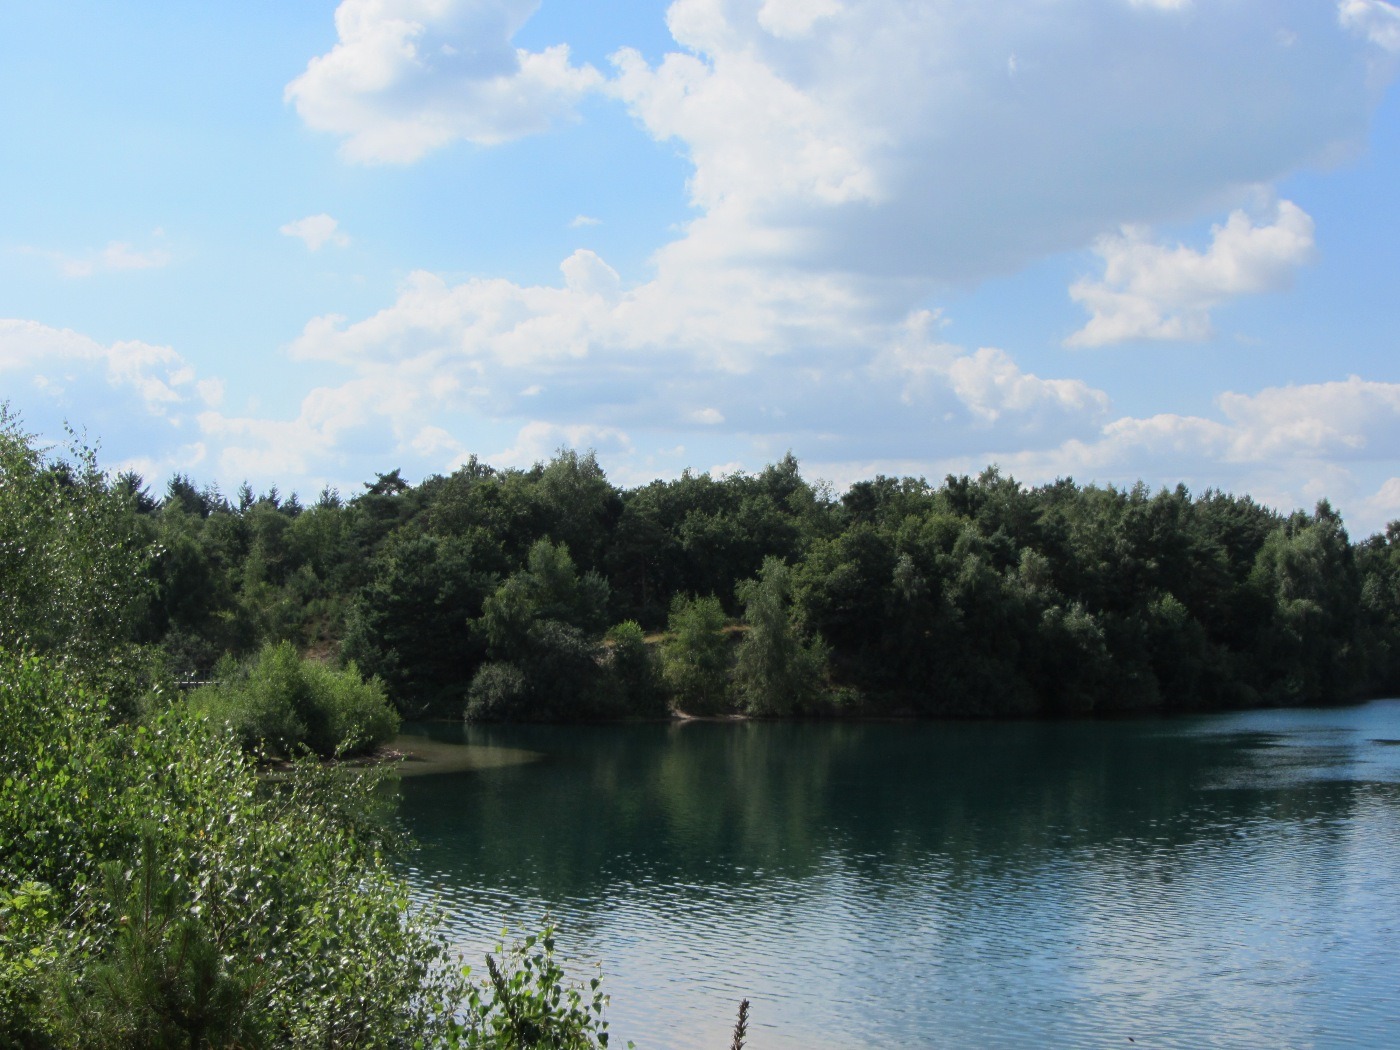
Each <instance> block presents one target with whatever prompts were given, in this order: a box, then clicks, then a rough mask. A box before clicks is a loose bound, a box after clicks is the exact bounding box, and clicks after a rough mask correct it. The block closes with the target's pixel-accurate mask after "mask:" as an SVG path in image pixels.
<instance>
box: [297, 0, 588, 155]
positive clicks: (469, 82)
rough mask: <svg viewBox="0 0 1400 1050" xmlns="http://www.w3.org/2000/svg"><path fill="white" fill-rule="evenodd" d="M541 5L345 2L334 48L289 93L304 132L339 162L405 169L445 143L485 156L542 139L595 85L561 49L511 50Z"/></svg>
mask: <svg viewBox="0 0 1400 1050" xmlns="http://www.w3.org/2000/svg"><path fill="white" fill-rule="evenodd" d="M536 6H538V5H537V2H536V0H342V2H341V4H340V6H339V7H338V8H336V12H335V25H336V32H337V35H338V37H339V39H338V41H337V43H336V45H335V46H334V47H333V48H332V49H331V50H330V51H329V52H327V53H326V54H324V55H320V56H317V57H316V58H313V59H312V60H311V62H310V63H309V64H308V65H307V67H306V71H305V72H304V73H302V74H301V76H299V77H297V78H296V79H295V80H293V81H292V82H291V83H290V84H288V85H287V89H286V98H287V101H289V102H291V103H292V104H293V105H295V106H296V110H297V113H298V114H299V115H300V116H301V118H302V120H304V121H305V122H306V123H307V125H308V126H310V127H312V128H315V129H316V130H318V131H328V132H332V133H334V134H337V135H340V136H342V137H343V138H344V139H345V142H344V145H343V147H342V150H343V153H344V156H345V157H346V158H347V159H349V160H352V161H360V162H367V163H409V162H412V161H416V160H418V159H419V158H421V157H423V156H424V155H425V154H427V153H429V152H430V151H432V150H434V149H437V148H439V147H442V146H445V145H447V144H448V143H451V142H454V141H459V140H465V141H468V142H474V143H478V144H481V145H492V144H495V143H500V142H505V141H507V140H509V139H515V138H519V137H521V136H523V135H528V134H531V133H533V132H538V131H542V130H544V129H546V128H548V127H549V126H550V125H551V124H553V123H554V122H555V121H557V120H559V119H560V118H562V117H565V116H567V115H568V114H570V113H571V112H572V109H573V106H574V104H575V103H576V102H577V101H578V99H579V98H580V97H581V96H582V95H583V94H585V93H586V92H588V91H590V90H592V89H593V88H595V87H597V86H598V85H599V84H600V83H601V82H602V77H601V75H600V74H599V73H598V71H597V70H595V69H593V68H592V67H591V66H587V65H585V66H575V65H573V64H572V63H571V61H570V57H569V49H568V47H567V46H566V45H562V44H561V45H558V46H555V47H549V48H546V49H545V50H544V51H540V52H531V51H526V50H523V49H518V48H515V47H514V46H512V44H511V40H512V38H513V37H514V36H515V34H516V32H517V31H518V30H519V29H520V27H521V26H522V25H523V24H524V23H525V21H526V20H527V19H528V18H529V17H530V15H531V14H532V13H533V12H534V10H535V8H536Z"/></svg>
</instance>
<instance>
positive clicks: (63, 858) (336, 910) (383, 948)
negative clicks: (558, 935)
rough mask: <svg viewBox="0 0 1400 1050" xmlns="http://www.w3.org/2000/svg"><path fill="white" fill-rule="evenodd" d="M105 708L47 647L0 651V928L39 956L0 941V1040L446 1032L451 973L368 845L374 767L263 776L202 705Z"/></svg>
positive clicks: (363, 1038) (308, 1038)
mask: <svg viewBox="0 0 1400 1050" xmlns="http://www.w3.org/2000/svg"><path fill="white" fill-rule="evenodd" d="M110 713H111V712H110V710H109V708H108V707H107V705H106V704H105V702H104V701H103V700H101V699H100V698H99V697H97V696H96V695H95V694H93V693H92V692H91V691H90V690H88V689H86V688H85V687H84V686H82V685H81V684H79V683H77V682H75V681H74V679H73V678H72V677H71V675H69V674H67V673H66V672H63V671H61V670H59V669H57V668H55V667H54V666H53V665H52V664H51V663H49V662H46V661H43V660H41V659H39V658H37V657H24V658H20V657H15V656H10V655H4V656H0V717H3V718H4V720H5V723H6V724H7V725H10V726H14V727H16V731H15V732H12V733H7V734H6V735H5V736H3V737H0V784H2V785H3V786H4V787H3V791H0V858H3V862H0V863H3V870H0V900H3V901H4V902H5V903H4V904H3V905H0V907H3V909H4V910H3V912H0V915H3V927H0V936H4V937H6V938H7V939H8V940H9V941H10V942H12V943H13V942H14V940H15V939H16V938H19V939H20V941H21V943H23V944H27V945H29V946H30V951H31V952H32V951H34V950H37V951H38V952H39V953H40V957H43V958H44V959H45V965H43V966H39V967H29V968H26V967H24V966H20V967H18V968H17V967H16V966H15V965H13V964H12V963H11V962H10V961H9V958H8V953H7V961H6V963H5V967H4V969H3V970H0V975H3V986H0V1003H3V1004H4V1007H5V1011H4V1014H3V1016H0V1021H3V1022H4V1023H5V1025H6V1026H7V1027H6V1029H5V1030H3V1031H0V1045H8V1044H10V1043H13V1042H16V1041H20V1040H21V1039H22V1040H23V1041H24V1042H25V1043H27V1044H29V1045H44V1044H45V1043H47V1044H51V1045H55V1046H60V1047H105V1046H114V1045H131V1046H138V1045H143V1046H152V1047H163V1046H175V1045H180V1046H190V1045H202V1043H201V1033H203V1038H204V1039H205V1040H209V1039H213V1038H214V1037H215V1035H214V1034H215V1033H221V1035H220V1036H219V1038H220V1039H225V1038H227V1039H233V1038H238V1039H240V1040H243V1041H244V1043H245V1045H276V1046H290V1047H298V1046H303V1047H312V1046H327V1045H336V1046H349V1045H357V1046H393V1045H405V1044H407V1043H408V1042H410V1041H411V1040H412V1039H414V1038H418V1037H420V1036H424V1037H430V1038H431V1037H433V1033H434V1032H438V1033H440V1032H441V1031H443V1030H444V1028H445V1026H446V1018H445V1017H443V1016H442V1009H443V1004H444V1003H446V1002H447V1001H448V999H449V998H450V997H451V996H453V995H455V994H456V992H455V985H454V983H453V982H452V980H451V979H450V978H449V977H448V976H447V973H448V971H447V970H445V969H444V968H443V967H442V965H441V962H442V957H443V949H442V947H441V945H440V944H439V942H438V941H437V940H436V939H435V937H434V936H433V935H432V933H431V930H430V927H429V924H428V922H427V921H426V918H425V917H415V916H413V915H410V914H408V913H407V898H406V894H405V891H404V887H403V884H402V883H401V882H400V881H399V880H398V879H397V878H396V877H395V876H394V875H393V874H392V873H391V872H390V870H389V869H388V867H387V866H386V865H385V862H384V861H383V860H382V857H383V851H384V849H385V848H386V846H387V845H388V839H387V838H386V837H385V835H384V834H383V832H382V831H381V830H380V829H381V825H380V824H379V823H378V821H377V819H376V818H374V817H373V813H374V812H375V810H376V806H377V804H378V803H377V801H376V799H377V797H378V796H377V787H376V782H375V778H374V777H373V776H368V777H367V776H364V775H363V774H359V773H353V772H350V771H348V770H323V769H320V768H318V767H316V766H305V765H302V766H297V767H294V768H293V769H292V770H290V771H289V772H288V773H287V774H286V775H285V776H284V777H283V778H281V779H279V780H277V781H267V780H264V779H261V778H260V777H259V776H258V774H257V771H256V769H255V767H254V766H253V765H252V763H251V761H250V760H249V759H248V758H246V757H245V756H244V755H243V753H242V751H241V750H240V749H239V748H238V746H237V745H236V743H235V742H234V741H233V740H232V738H231V737H229V736H227V735H226V734H225V733H224V732H222V731H221V730H219V729H218V728H217V727H215V726H213V725H211V724H210V723H209V722H207V721H206V720H203V719H199V718H194V717H190V716H189V715H187V714H185V713H184V712H182V711H181V710H180V709H178V708H176V709H172V710H169V711H167V712H165V713H163V714H161V715H159V716H157V717H155V718H153V719H152V720H151V721H150V722H149V723H148V724H144V725H132V724H130V723H122V722H116V723H114V722H112V720H111V718H110ZM36 887H41V888H36ZM16 916H20V918H19V919H17V918H16ZM55 916H61V917H62V918H61V920H58V921H53V919H52V917H55Z"/></svg>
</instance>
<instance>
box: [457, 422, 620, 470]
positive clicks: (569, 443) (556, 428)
mask: <svg viewBox="0 0 1400 1050" xmlns="http://www.w3.org/2000/svg"><path fill="white" fill-rule="evenodd" d="M561 448H576V449H583V448H591V449H594V450H597V451H599V452H631V451H632V440H631V438H629V437H628V436H627V434H626V433H625V432H624V431H622V430H619V429H618V428H616V427H600V426H592V425H589V424H576V425H562V426H561V425H560V424H557V423H547V422H543V421H540V420H536V421H534V422H531V423H527V424H526V425H525V426H523V427H521V428H520V432H519V433H518V434H516V436H515V443H514V444H513V445H511V446H510V447H509V448H506V449H503V450H501V451H500V452H497V453H496V454H495V455H493V456H489V457H488V458H487V462H489V463H493V464H501V465H503V466H512V467H529V466H532V465H533V464H535V463H542V462H545V461H546V460H549V459H550V458H552V457H553V455H554V453H555V452H556V451H558V450H559V449H561ZM463 462H465V457H464V458H463Z"/></svg>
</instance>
